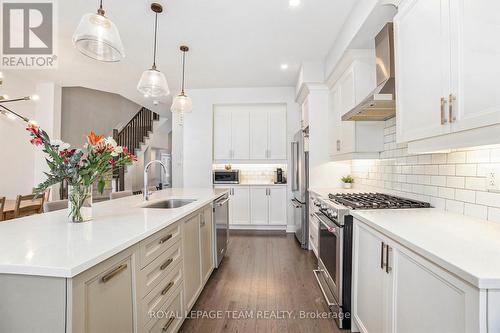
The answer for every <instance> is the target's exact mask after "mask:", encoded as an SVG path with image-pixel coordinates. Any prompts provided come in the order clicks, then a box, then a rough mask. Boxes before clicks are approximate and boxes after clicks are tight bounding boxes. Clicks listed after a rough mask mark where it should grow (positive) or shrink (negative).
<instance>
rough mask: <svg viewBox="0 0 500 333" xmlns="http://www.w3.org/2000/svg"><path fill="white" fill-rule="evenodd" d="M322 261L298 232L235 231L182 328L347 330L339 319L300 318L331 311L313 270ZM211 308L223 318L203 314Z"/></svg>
mask: <svg viewBox="0 0 500 333" xmlns="http://www.w3.org/2000/svg"><path fill="white" fill-rule="evenodd" d="M316 266H317V260H316V257H315V256H314V254H313V253H312V252H311V251H305V250H302V249H300V247H299V245H298V243H297V242H296V241H295V238H294V235H293V234H286V233H284V232H256V231H251V232H250V231H238V232H234V231H233V232H231V235H230V243H229V247H228V255H227V256H226V258H224V260H223V262H222V265H221V267H220V268H219V269H218V270H215V271H214V272H213V274H212V276H211V278H210V280H209V281H208V283H207V285H206V286H205V289H204V290H203V292H202V294H201V295H200V297H199V299H198V301H197V302H196V304H195V305H194V307H193V309H192V311H191V313H190V314H192V316H191V317H192V318H191V319H186V321H185V322H184V324H183V326H182V328H181V330H180V331H181V332H185V333H188V332H189V333H191V332H201V333H203V332H207V333H217V332H242V333H247V332H248V333H250V332H266V333H267V332H288V333H291V332H297V333H299V332H300V333H303V332H311V333H316V332H341V330H339V329H338V328H337V326H336V325H335V322H334V321H333V319H317V318H316V319H303V318H300V317H301V314H310V315H311V314H312V315H314V314H317V312H319V313H320V314H323V313H325V314H327V313H329V312H328V307H327V306H326V304H325V302H324V300H323V298H322V295H321V291H320V290H319V287H318V286H317V283H316V280H315V279H314V276H313V273H312V270H313V269H314V268H316ZM193 311H200V312H198V313H196V312H193ZM210 311H212V312H210ZM217 311H218V312H217ZM232 311H234V312H232ZM264 311H270V312H264ZM193 314H194V315H193ZM210 314H212V316H219V317H220V318H213V319H210V318H201V317H202V316H203V315H205V316H208V315H210ZM276 316H280V317H279V318H276Z"/></svg>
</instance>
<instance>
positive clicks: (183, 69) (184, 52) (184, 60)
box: [181, 51, 186, 95]
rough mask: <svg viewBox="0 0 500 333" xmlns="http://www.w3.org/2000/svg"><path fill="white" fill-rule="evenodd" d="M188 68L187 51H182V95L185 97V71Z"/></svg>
mask: <svg viewBox="0 0 500 333" xmlns="http://www.w3.org/2000/svg"><path fill="white" fill-rule="evenodd" d="M185 68H186V51H182V90H181V95H184V71H185Z"/></svg>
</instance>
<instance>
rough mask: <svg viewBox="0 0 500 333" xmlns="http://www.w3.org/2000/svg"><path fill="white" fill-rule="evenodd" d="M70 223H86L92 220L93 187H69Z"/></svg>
mask: <svg viewBox="0 0 500 333" xmlns="http://www.w3.org/2000/svg"><path fill="white" fill-rule="evenodd" d="M68 219H69V222H75V223H78V222H85V221H90V220H91V219H92V185H89V186H85V185H69V186H68Z"/></svg>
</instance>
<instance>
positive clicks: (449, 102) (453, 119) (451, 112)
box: [448, 94, 455, 123]
mask: <svg viewBox="0 0 500 333" xmlns="http://www.w3.org/2000/svg"><path fill="white" fill-rule="evenodd" d="M454 100H455V96H453V94H449V95H448V113H449V115H448V116H449V118H450V123H452V122H454V121H455V117H454V116H453V101H454Z"/></svg>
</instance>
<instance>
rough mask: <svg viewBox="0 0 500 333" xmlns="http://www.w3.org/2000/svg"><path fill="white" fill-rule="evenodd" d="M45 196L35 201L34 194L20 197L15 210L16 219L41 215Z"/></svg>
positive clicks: (17, 199)
mask: <svg viewBox="0 0 500 333" xmlns="http://www.w3.org/2000/svg"><path fill="white" fill-rule="evenodd" d="M44 199H45V195H42V196H41V197H39V198H37V199H35V195H34V194H28V195H18V196H17V198H16V206H15V208H14V218H18V217H23V216H28V215H34V214H39V213H41V212H43V203H44Z"/></svg>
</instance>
